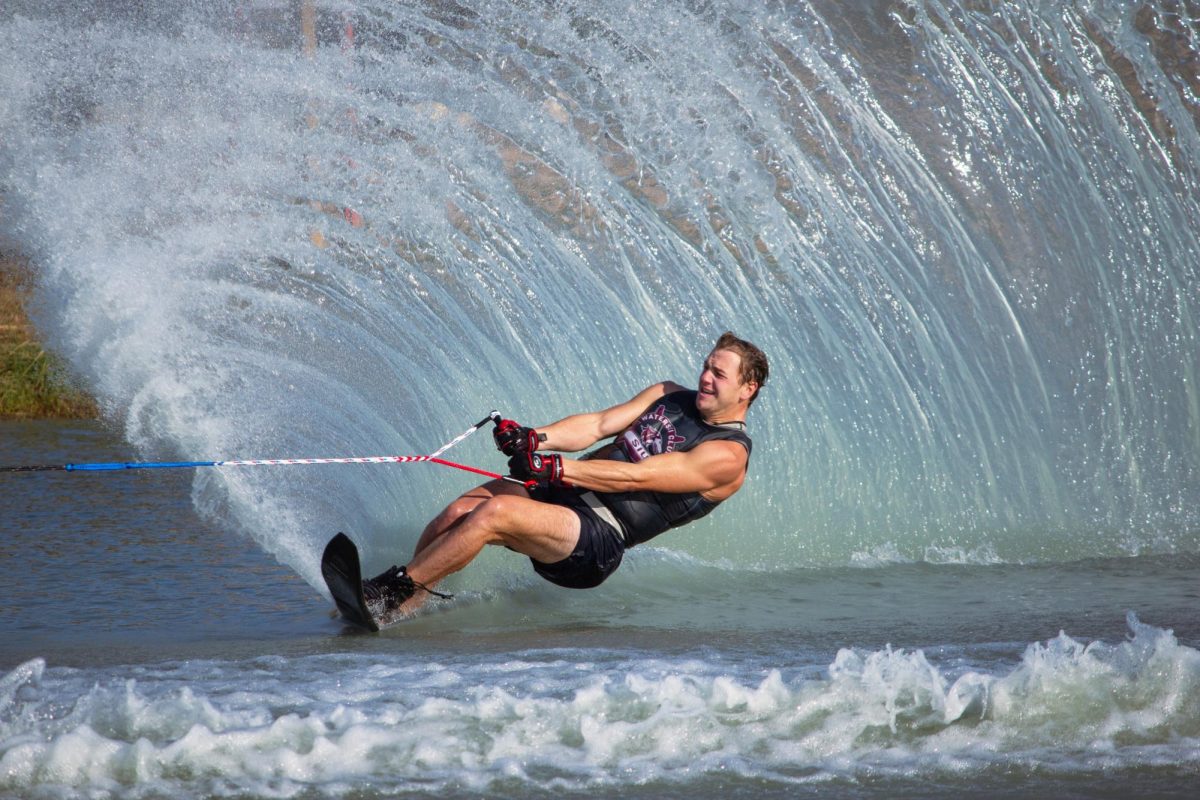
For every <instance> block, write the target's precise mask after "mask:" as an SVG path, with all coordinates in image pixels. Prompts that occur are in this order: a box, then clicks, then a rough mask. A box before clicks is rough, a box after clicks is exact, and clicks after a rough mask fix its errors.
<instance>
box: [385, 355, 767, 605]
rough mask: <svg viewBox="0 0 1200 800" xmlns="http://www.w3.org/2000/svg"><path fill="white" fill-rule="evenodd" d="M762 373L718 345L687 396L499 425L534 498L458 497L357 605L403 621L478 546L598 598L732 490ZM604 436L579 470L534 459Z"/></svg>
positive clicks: (748, 359)
mask: <svg viewBox="0 0 1200 800" xmlns="http://www.w3.org/2000/svg"><path fill="white" fill-rule="evenodd" d="M767 373H768V367H767V358H766V356H765V355H764V354H763V353H762V351H761V350H759V349H758V348H757V347H755V346H754V345H752V344H750V343H749V342H747V341H744V340H742V339H739V338H738V337H736V336H734V335H733V334H732V333H725V334H723V335H722V336H721V337H720V338H719V339H718V340H717V343H716V344H715V345H714V346H713V349H712V352H710V353H709V354H708V357H707V358H706V359H705V361H704V365H703V369H702V371H701V373H700V379H699V382H698V384H697V388H696V390H694V391H689V390H687V389H685V388H684V387H683V386H680V385H679V384H677V383H674V382H671V381H666V382H663V383H656V384H654V385H653V386H650V387H648V388H647V389H644V390H643V391H641V392H639V393H638V394H637V395H636V396H635V397H633V398H632V399H630V400H629V401H627V402H624V403H621V404H620V405H616V406H613V407H612V408H609V409H606V410H604V411H597V412H593V413H586V414H576V415H573V416H570V417H566V418H565V419H562V420H559V421H558V422H555V423H553V424H551V425H547V426H545V427H542V428H538V429H536V430H535V429H532V428H526V427H522V426H520V425H517V424H516V423H515V422H513V421H511V420H504V421H503V422H501V423H499V424H498V425H497V427H496V430H495V431H494V436H495V439H496V446H497V448H498V449H500V450H501V451H502V452H503V453H504V454H505V455H507V456H509V470H510V472H511V474H512V475H513V476H514V477H517V478H519V479H521V480H522V481H530V480H533V481H536V482H537V483H536V489H534V491H533V492H532V494H531V492H530V491H529V490H527V489H526V487H525V486H524V485H522V484H520V483H513V482H508V481H498V480H497V481H492V482H490V483H487V484H484V485H483V486H480V487H477V488H475V489H473V490H471V491H469V492H467V493H466V494H464V495H462V496H461V497H459V498H458V499H457V500H455V501H454V502H452V503H451V504H450V505H449V506H447V507H446V508H445V509H444V510H443V511H442V512H441V513H440V514H439V515H438V516H437V517H435V518H434V519H433V521H432V522H430V523H429V525H428V526H427V527H426V528H425V530H424V532H423V533H422V534H421V538H420V540H419V541H418V542H417V546H416V549H415V552H414V554H413V558H412V560H411V561H410V562H409V563H408V565H407V567H392V568H391V569H390V570H388V571H387V572H384V573H383V574H381V575H378V576H376V577H375V578H373V579H371V580H368V581H364V582H363V591H364V594H365V595H366V597H367V600H368V603H370V604H371V605H372V606H374V608H373V611H375V610H376V609H380V608H382V609H385V610H388V611H390V610H392V609H395V608H397V607H400V608H401V611H402V612H404V613H410V612H412V611H413V610H415V609H416V608H417V607H418V606H419V605H420V604H421V603H422V602H424V600H425V599H426V595H427V593H430V592H432V590H431V589H429V588H427V587H431V586H433V585H435V584H436V583H437V582H438V581H440V580H441V579H442V578H444V577H446V576H447V575H450V574H451V573H454V572H457V571H458V570H460V569H462V568H463V567H465V566H466V565H467V564H469V563H470V562H471V561H472V559H474V558H475V556H477V555H478V554H479V552H480V551H481V550H482V549H483V547H484V545H489V544H498V545H504V546H506V547H508V548H509V549H511V550H515V551H516V552H518V553H521V554H523V555H526V556H528V557H529V558H530V559H531V560H532V561H533V567H534V570H535V571H536V572H537V573H538V574H539V575H541V576H542V577H544V578H546V579H547V580H549V581H551V582H552V583H556V584H558V585H560V586H566V587H569V588H589V587H592V586H598V585H599V584H600V583H601V582H602V581H604V580H605V579H606V578H607V577H608V576H609V575H611V574H612V573H613V571H614V570H616V568H617V567H618V566H619V565H620V563H621V558H622V555H623V554H624V552H625V550H626V549H627V548H629V547H633V546H634V545H637V544H641V543H643V542H646V541H648V540H649V539H651V538H653V537H655V536H657V535H658V534H660V533H662V532H663V531H666V530H668V529H670V528H673V527H678V526H679V525H683V524H686V523H688V522H691V521H693V520H695V519H698V518H700V517H702V516H704V515H705V514H707V513H709V512H710V511H711V510H712V509H713V508H715V507H716V506H717V505H718V504H719V503H721V502H722V501H724V500H726V499H728V498H729V497H730V496H731V495H733V493H734V492H736V491H737V490H738V489H739V488H741V486H742V482H743V481H744V480H745V478H746V467H747V464H748V462H749V459H750V437H749V436H747V435H746V432H745V429H746V412H747V411H748V410H749V408H750V404H751V403H753V402H754V399H755V398H756V397H757V396H758V392H759V390H760V389H761V388H762V386H763V384H765V383H766V380H767ZM613 436H615V437H616V438H615V439H614V440H613V441H612V442H611V443H609V444H607V445H605V446H603V447H601V448H600V449H598V450H596V451H595V452H593V453H590V454H588V455H587V456H585V457H583V458H582V459H579V460H574V459H568V458H563V457H562V456H561V455H559V454H558V453H554V454H544V453H542V452H539V451H541V450H557V451H563V452H577V451H580V450H584V449H586V448H588V447H591V446H592V445H594V444H596V443H597V442H599V441H600V440H602V439H605V438H608V437H613ZM418 590H423V591H418ZM376 613H378V612H376Z"/></svg>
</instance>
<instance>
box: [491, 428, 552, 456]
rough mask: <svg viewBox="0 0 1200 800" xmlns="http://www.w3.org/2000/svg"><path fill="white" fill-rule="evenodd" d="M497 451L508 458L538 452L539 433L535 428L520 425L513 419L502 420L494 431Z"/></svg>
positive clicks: (493, 435)
mask: <svg viewBox="0 0 1200 800" xmlns="http://www.w3.org/2000/svg"><path fill="white" fill-rule="evenodd" d="M492 439H493V440H494V441H495V442H496V449H497V450H499V451H500V452H501V453H504V455H506V456H508V457H510V458H511V457H512V456H515V455H517V454H519V453H529V452H532V451H534V450H537V447H538V442H539V441H540V439H539V438H538V433H537V431H535V430H534V429H533V428H526V427H525V426H523V425H518V424H517V423H515V422H513V421H512V420H511V419H502V420H500V421H499V422H498V423H496V427H495V428H493V429H492Z"/></svg>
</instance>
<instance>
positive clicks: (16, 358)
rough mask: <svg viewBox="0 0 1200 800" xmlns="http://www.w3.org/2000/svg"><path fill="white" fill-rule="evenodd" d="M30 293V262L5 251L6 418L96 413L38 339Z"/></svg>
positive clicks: (2, 371)
mask: <svg viewBox="0 0 1200 800" xmlns="http://www.w3.org/2000/svg"><path fill="white" fill-rule="evenodd" d="M28 291H29V276H28V271H27V270H26V268H25V265H24V264H23V263H22V262H21V261H20V260H19V259H17V258H14V257H11V256H5V255H3V254H0V419H38V418H40V419H52V418H62V419H87V418H92V417H95V416H96V404H95V402H93V401H92V399H91V398H90V397H88V396H87V395H86V394H84V393H83V392H80V391H78V390H77V389H75V388H73V387H72V386H71V385H70V384H69V383H68V382H67V381H66V380H65V372H64V370H63V368H62V365H61V363H60V362H59V361H58V359H56V358H55V357H54V355H53V354H51V353H47V352H46V350H45V349H44V348H43V347H42V346H41V344H39V343H38V341H37V337H36V335H35V332H34V330H33V327H32V326H31V325H30V324H29V318H28V317H27V316H26V315H25V310H24V305H25V300H26V299H27V297H28Z"/></svg>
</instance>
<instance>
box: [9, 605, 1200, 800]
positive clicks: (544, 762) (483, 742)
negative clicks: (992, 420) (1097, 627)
mask: <svg viewBox="0 0 1200 800" xmlns="http://www.w3.org/2000/svg"><path fill="white" fill-rule="evenodd" d="M1128 624H1129V631H1130V637H1129V639H1128V640H1127V641H1124V642H1121V643H1118V644H1108V643H1104V642H1099V641H1095V642H1091V643H1087V644H1085V643H1083V642H1080V641H1077V640H1075V639H1073V638H1071V637H1070V636H1068V635H1066V634H1065V633H1063V634H1060V635H1059V636H1057V637H1055V638H1053V639H1050V640H1049V641H1044V642H1035V643H1033V644H1030V645H1029V646H1028V647H1026V648H1025V650H1024V652H1023V653H1021V654H1020V655H1019V656H1018V657H1016V658H1014V659H1012V660H1011V661H1010V660H1009V656H1008V655H1003V656H1000V657H997V656H996V655H995V653H994V652H993V653H991V654H990V655H989V654H986V653H985V651H980V652H978V653H974V654H969V653H961V652H960V653H958V654H954V653H941V654H927V653H925V652H923V651H921V650H903V649H893V648H891V647H887V648H885V649H879V650H862V649H857V648H855V649H845V650H841V651H839V652H838V653H837V655H836V657H835V658H834V660H833V662H832V663H830V664H828V666H826V667H821V666H820V664H816V663H813V664H805V663H803V662H801V663H787V664H783V663H774V664H772V663H763V662H762V660H761V659H749V660H739V665H738V666H733V665H731V663H729V662H725V661H723V660H721V659H715V660H709V659H706V658H705V657H704V655H703V654H697V655H695V656H689V655H685V656H682V657H677V658H670V657H664V656H658V657H649V658H648V657H646V655H645V654H642V653H636V652H625V651H619V650H618V651H605V650H592V651H589V657H588V659H586V660H585V661H583V662H580V661H579V659H578V658H577V655H578V654H577V653H575V652H574V651H563V650H544V649H539V650H530V651H525V652H518V653H511V654H509V655H508V656H507V657H506V658H504V659H502V660H499V661H496V662H495V663H492V662H489V661H488V660H486V659H484V660H480V659H478V658H475V657H473V656H470V657H467V658H466V659H463V660H459V659H455V658H454V657H452V656H449V657H444V658H442V659H440V660H433V661H428V660H426V659H421V658H414V657H411V656H407V655H406V654H404V653H403V652H400V653H390V654H387V655H385V656H382V657H381V656H378V655H366V654H359V655H354V654H341V655H329V656H308V657H301V658H290V659H284V658H280V657H266V658H256V659H251V660H249V661H245V662H227V661H187V662H178V663H165V664H161V665H155V666H143V667H135V668H117V669H113V670H73V669H64V668H48V667H47V666H46V664H45V662H44V661H42V660H40V659H35V660H33V661H30V662H28V663H26V664H23V665H21V666H19V667H17V668H15V669H14V670H12V671H10V672H9V673H8V674H7V675H6V676H4V677H3V678H2V679H0V793H3V794H12V795H22V796H30V795H37V796H56V797H70V796H85V795H86V796H91V795H94V794H96V793H97V792H99V793H119V794H120V795H121V796H124V797H152V796H162V795H171V796H174V797H196V796H213V795H217V796H223V795H227V794H237V795H239V796H245V795H247V794H253V795H258V794H262V795H269V796H273V797H290V796H306V797H308V796H314V797H325V796H341V795H342V794H344V793H345V792H346V791H347V789H348V787H350V786H359V787H363V786H367V785H369V786H370V787H371V789H370V790H368V792H376V793H378V794H379V795H381V796H383V795H388V794H390V793H393V792H407V791H413V790H416V791H417V792H418V793H422V794H429V795H432V794H443V793H444V795H445V796H460V795H463V796H466V795H472V794H477V793H479V792H496V791H500V792H505V793H519V794H526V793H533V794H534V795H537V796H540V795H541V794H542V793H545V794H551V793H555V792H566V793H575V792H582V791H586V790H596V789H603V790H606V791H616V790H620V789H621V788H622V787H624V788H625V789H628V790H636V788H637V787H639V786H640V787H645V786H657V787H660V789H661V788H662V787H664V786H665V787H676V788H678V787H686V786H692V787H694V788H695V789H697V790H700V791H702V792H703V791H704V790H706V789H710V788H712V787H714V786H719V785H723V784H721V783H720V781H730V780H734V781H736V780H739V779H744V780H747V781H751V782H754V783H756V784H757V785H760V786H761V787H763V788H765V789H767V790H779V789H780V788H781V787H788V786H792V787H797V786H804V785H809V784H817V785H828V784H831V783H832V784H836V785H842V786H852V785H855V783H856V782H858V781H862V780H870V779H879V778H885V777H889V776H890V777H894V778H903V779H913V780H921V781H931V780H932V781H939V782H940V781H945V782H948V783H949V784H953V783H954V781H955V780H957V779H959V778H962V779H963V780H967V779H970V780H972V781H974V780H987V778H988V776H989V775H1000V774H1003V775H1005V776H1007V778H1006V779H1007V780H1010V781H1012V782H1013V783H1012V784H1011V785H1019V782H1020V780H1022V776H1024V779H1032V778H1034V777H1037V779H1038V780H1045V779H1046V778H1047V777H1048V776H1049V777H1053V776H1054V775H1056V774H1061V775H1068V776H1073V777H1074V778H1076V779H1078V778H1081V777H1084V776H1089V775H1090V776H1097V775H1110V774H1113V773H1114V772H1120V771H1122V770H1133V769H1141V770H1148V771H1153V770H1155V769H1159V768H1168V769H1173V770H1195V769H1197V768H1200V762H1198V761H1197V755H1196V754H1197V752H1200V748H1198V747H1197V744H1198V740H1200V706H1198V703H1200V700H1198V698H1200V653H1198V652H1197V651H1196V650H1194V649H1192V648H1190V647H1186V646H1183V645H1181V644H1180V643H1179V642H1178V641H1177V640H1176V639H1175V637H1174V636H1173V635H1172V633H1171V632H1170V631H1169V630H1164V629H1160V628H1155V627H1153V626H1150V625H1146V624H1143V623H1141V622H1139V621H1138V620H1137V618H1136V617H1134V616H1133V615H1132V614H1131V615H1130V617H1129V620H1128ZM995 649H1002V650H1004V651H1005V652H1007V648H995ZM1018 652H1019V648H1018V649H1017V650H1014V651H1013V653H1018ZM248 680H249V681H252V682H253V684H254V691H252V692H251V691H247V690H246V688H245V687H246V682H247V681H248ZM714 781H717V782H716V783H714Z"/></svg>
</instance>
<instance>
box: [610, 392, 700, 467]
mask: <svg viewBox="0 0 1200 800" xmlns="http://www.w3.org/2000/svg"><path fill="white" fill-rule="evenodd" d="M686 441H687V438H686V437H683V436H680V435H679V433H678V431H676V429H675V423H673V422H672V421H671V418H670V417H668V416H667V408H666V406H665V405H661V406H658V407H657V408H655V409H654V410H653V411H648V412H646V413H645V414H643V415H642V417H641V419H639V420H638V421H637V422H636V423H635V424H634V426H633V427H632V428H631V429H629V430H627V431H625V435H624V436H622V437H621V449H622V450H624V451H625V455H626V456H627V457H628V458H629V460H630V461H641V460H642V459H643V458H649V457H650V456H657V455H662V454H663V453H670V452H673V451H674V450H675V448H676V447H678V446H679V445H681V444H683V443H684V442H686Z"/></svg>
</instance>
